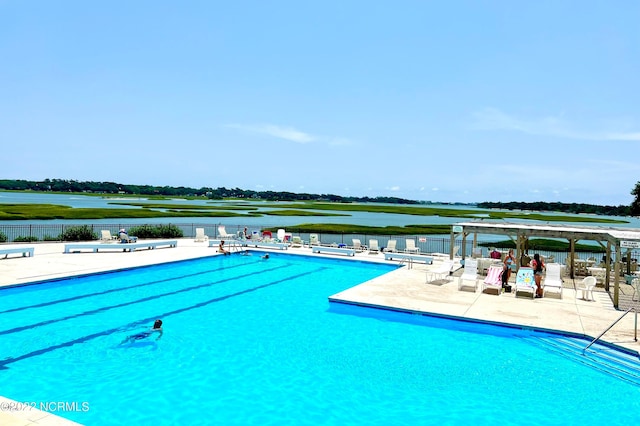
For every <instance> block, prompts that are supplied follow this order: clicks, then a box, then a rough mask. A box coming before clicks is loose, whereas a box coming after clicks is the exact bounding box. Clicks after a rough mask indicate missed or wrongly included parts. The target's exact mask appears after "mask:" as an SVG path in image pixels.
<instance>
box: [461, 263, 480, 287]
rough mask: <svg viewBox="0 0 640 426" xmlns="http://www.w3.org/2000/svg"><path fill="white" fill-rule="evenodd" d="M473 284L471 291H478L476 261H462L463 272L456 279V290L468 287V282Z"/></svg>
mask: <svg viewBox="0 0 640 426" xmlns="http://www.w3.org/2000/svg"><path fill="white" fill-rule="evenodd" d="M469 281H471V282H472V283H473V291H474V292H475V291H476V290H477V289H478V261H477V260H476V259H470V258H466V259H465V260H464V272H463V273H462V275H460V276H459V277H458V290H462V288H463V287H470V286H469V285H468V282H469Z"/></svg>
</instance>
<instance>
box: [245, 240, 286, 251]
mask: <svg viewBox="0 0 640 426" xmlns="http://www.w3.org/2000/svg"><path fill="white" fill-rule="evenodd" d="M244 245H245V246H247V247H256V248H258V247H261V248H275V249H278V250H288V249H289V244H287V243H277V242H273V243H270V242H266V241H251V240H247V241H245V243H244Z"/></svg>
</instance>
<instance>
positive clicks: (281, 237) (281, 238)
mask: <svg viewBox="0 0 640 426" xmlns="http://www.w3.org/2000/svg"><path fill="white" fill-rule="evenodd" d="M286 235H287V232H286V231H285V230H284V229H282V228H280V229H278V231H277V232H276V238H278V241H279V242H281V243H284V242H285V236H286Z"/></svg>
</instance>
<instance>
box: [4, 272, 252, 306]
mask: <svg viewBox="0 0 640 426" xmlns="http://www.w3.org/2000/svg"><path fill="white" fill-rule="evenodd" d="M257 263H258V261H255V262H253V263H241V264H238V265H233V266H226V267H224V268H216V269H210V270H208V271H202V272H198V273H194V274H186V275H181V276H179V277H172V278H166V279H163V280H156V281H150V282H148V283H141V284H134V285H130V286H127V287H118V288H113V289H110V290H105V291H100V292H97V293H88V294H82V295H80V296H74V297H68V298H66V299H59V300H52V301H49V302H43V303H38V304H36V305H29V306H20V307H18V308H11V309H7V310H5V311H0V315H2V314H7V313H10V312H17V311H22V310H25V309H31V308H42V307H44V306H50V305H55V304H57V303H65V302H71V301H76V300H80V299H85V298H87V297H93V296H102V295H105V294H109V293H116V292H118V291H125V290H131V289H133V288H140V287H145V286H149V285H154V284H160V283H165V282H169V281H175V280H179V279H182V278H190V277H196V276H198V275H205V274H209V273H213V272H220V271H226V270H230V269H235V268H240V267H244V266H249V265H252V264H257Z"/></svg>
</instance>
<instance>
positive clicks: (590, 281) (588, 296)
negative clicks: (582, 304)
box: [576, 277, 596, 300]
mask: <svg viewBox="0 0 640 426" xmlns="http://www.w3.org/2000/svg"><path fill="white" fill-rule="evenodd" d="M595 286H596V277H586V278H584V279H583V280H582V281H580V282H578V284H577V285H576V297H577V296H578V290H580V291H582V297H581V299H583V300H593V288H594V287H595Z"/></svg>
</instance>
